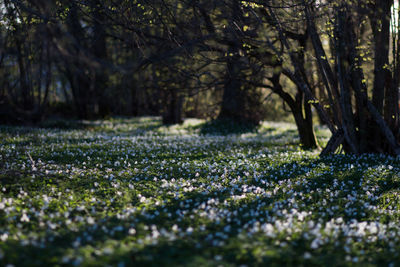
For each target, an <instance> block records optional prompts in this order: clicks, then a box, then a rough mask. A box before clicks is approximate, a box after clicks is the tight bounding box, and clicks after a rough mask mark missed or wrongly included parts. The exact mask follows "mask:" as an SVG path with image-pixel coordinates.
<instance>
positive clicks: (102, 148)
mask: <svg viewBox="0 0 400 267" xmlns="http://www.w3.org/2000/svg"><path fill="white" fill-rule="evenodd" d="M66 125H67V126H66ZM68 125H75V126H76V127H73V128H72V129H68ZM43 127H46V128H27V127H5V126H2V127H0V265H1V266H3V265H7V264H13V265H15V266H31V265H36V266H48V265H54V266H65V265H75V266H79V265H83V266H99V265H112V266H113V265H115V266H160V265H161V266H282V265H291V266H313V265H328V266H346V265H348V266H357V265H359V266H369V265H370V266H398V265H400V224H399V220H400V216H399V214H400V212H399V207H400V190H399V185H400V160H399V159H397V158H393V157H389V156H380V155H363V156H360V157H356V156H351V155H347V156H346V155H335V156H329V157H324V158H320V157H318V154H319V151H302V150H301V149H300V147H299V145H298V136H297V133H296V128H295V127H294V125H292V124H289V123H264V124H263V125H262V126H260V127H259V128H257V129H251V130H249V131H248V132H246V131H245V130H243V129H240V131H236V132H235V133H234V134H227V133H225V132H223V131H222V130H223V129H224V127H219V126H218V125H212V124H206V123H204V122H203V121H200V120H187V121H185V123H184V124H183V125H181V126H179V125H175V126H170V127H165V126H162V124H161V122H160V120H159V119H157V118H140V119H121V118H116V119H110V120H107V121H95V122H89V121H84V122H64V123H62V122H51V123H48V124H47V125H43ZM57 127H59V128H57ZM215 129H217V131H215ZM220 129H222V130H220ZM317 132H318V135H319V137H320V139H322V143H324V142H326V141H327V138H328V137H329V134H328V132H327V131H326V129H324V128H320V129H318V130H317Z"/></svg>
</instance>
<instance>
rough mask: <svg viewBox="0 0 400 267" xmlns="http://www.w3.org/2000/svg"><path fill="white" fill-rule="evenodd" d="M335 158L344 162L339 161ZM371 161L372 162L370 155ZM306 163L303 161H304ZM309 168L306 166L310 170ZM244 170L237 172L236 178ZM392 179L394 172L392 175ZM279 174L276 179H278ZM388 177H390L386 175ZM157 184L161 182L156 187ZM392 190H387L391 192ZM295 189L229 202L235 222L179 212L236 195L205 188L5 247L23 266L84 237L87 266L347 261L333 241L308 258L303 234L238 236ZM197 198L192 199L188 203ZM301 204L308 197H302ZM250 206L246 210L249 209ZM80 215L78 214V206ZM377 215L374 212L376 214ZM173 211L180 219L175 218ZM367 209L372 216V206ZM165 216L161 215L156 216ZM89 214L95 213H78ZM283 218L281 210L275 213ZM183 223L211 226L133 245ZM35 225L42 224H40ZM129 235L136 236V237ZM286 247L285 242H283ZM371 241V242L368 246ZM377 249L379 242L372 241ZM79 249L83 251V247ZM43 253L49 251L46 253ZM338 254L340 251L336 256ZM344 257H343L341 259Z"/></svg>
mask: <svg viewBox="0 0 400 267" xmlns="http://www.w3.org/2000/svg"><path fill="white" fill-rule="evenodd" d="M332 160H335V161H336V163H333V162H332ZM366 160H368V159H366ZM338 162H339V164H341V162H343V163H347V164H352V163H356V162H357V160H356V159H354V158H352V157H348V156H340V155H339V156H336V158H332V157H326V158H317V159H307V160H302V161H298V160H297V161H291V162H288V163H285V164H282V165H277V166H276V167H277V168H276V169H275V170H271V172H268V173H265V176H266V177H276V178H275V180H274V181H275V182H278V181H281V180H282V181H283V180H286V179H288V177H287V176H286V175H284V174H283V175H281V176H278V175H277V174H278V170H281V169H293V168H298V170H297V172H296V174H295V175H293V176H292V177H291V179H297V178H300V177H302V178H303V177H307V175H306V173H307V172H308V171H309V170H310V169H312V168H316V166H321V165H320V163H324V164H325V165H326V166H328V167H329V166H333V165H336V164H338ZM299 163H301V165H299ZM369 163H370V164H371V163H372V164H376V165H379V164H381V163H380V162H379V161H377V162H369ZM305 167H306V168H305ZM238 174H241V173H236V175H238ZM363 175H364V172H363V171H361V172H360V171H353V170H348V171H347V173H346V174H345V175H343V174H340V173H337V172H332V174H329V175H325V176H318V177H310V178H306V179H307V180H308V183H307V186H305V185H304V184H300V185H299V187H298V188H296V191H298V192H306V191H307V190H313V191H316V190H317V189H325V188H330V187H331V185H332V183H333V180H334V179H335V178H337V179H339V182H342V181H343V182H348V181H349V180H351V181H353V182H354V183H352V186H351V187H350V188H349V189H351V190H355V191H358V190H360V188H361V186H362V185H361V184H359V183H358V181H360V179H361V178H362V177H363ZM386 178H389V177H386ZM271 179H272V178H271ZM386 181H387V182H388V180H387V179H386ZM250 183H251V184H257V183H258V182H257V181H256V180H251V181H250ZM156 185H157V184H156V183H154V186H156ZM388 186H390V187H392V186H398V181H392V182H391V183H390V185H389V184H388ZM384 190H385V189H384ZM287 194H288V193H285V192H283V191H278V194H277V195H272V196H269V197H261V198H252V199H247V200H245V201H243V202H239V203H236V202H235V203H233V202H232V203H229V202H228V203H229V204H230V205H228V206H225V209H228V210H229V211H237V216H236V218H240V220H241V222H240V224H235V223H234V222H231V221H228V220H225V217H224V216H221V218H222V219H221V221H220V222H219V223H217V222H216V221H213V220H210V219H209V218H208V217H197V215H196V216H195V217H194V218H190V213H189V214H188V216H186V217H184V218H182V221H180V219H181V218H180V217H179V216H177V215H176V213H175V211H177V210H181V209H182V206H181V204H182V203H189V204H188V205H190V207H185V209H186V210H195V209H199V207H200V205H201V204H202V203H203V202H207V200H208V199H209V198H210V197H215V196H217V198H218V200H219V203H224V201H225V200H227V199H229V198H230V193H229V192H228V191H227V192H217V191H213V190H211V191H209V192H208V193H207V194H204V193H203V192H190V193H185V194H184V195H183V196H182V197H181V198H179V199H175V198H173V197H168V196H167V195H165V196H164V195H162V196H160V197H165V198H168V199H169V201H168V202H167V204H166V205H165V206H163V207H159V206H150V207H149V208H148V209H147V211H146V213H147V215H146V214H145V215H143V213H142V214H140V213H139V214H135V215H134V216H133V215H132V216H131V217H128V219H124V220H120V219H119V218H118V217H117V216H105V217H103V218H102V220H100V221H98V224H97V225H96V226H93V225H87V224H83V225H81V226H80V227H79V229H77V231H71V230H68V229H67V228H64V229H60V230H59V232H57V235H54V233H52V232H51V231H47V232H46V233H45V235H46V239H47V238H48V237H51V236H53V237H54V240H53V241H51V242H49V243H48V244H47V245H48V246H47V247H46V248H42V249H41V248H37V247H33V246H23V245H21V243H20V242H16V241H6V242H4V243H3V244H2V248H3V250H4V251H5V252H6V253H5V259H6V260H8V261H11V262H16V263H19V264H20V265H21V266H23V265H37V266H40V265H47V264H49V265H50V264H60V262H59V259H60V258H62V256H63V255H65V253H66V251H68V250H73V249H74V248H73V246H72V243H74V241H75V240H77V239H78V238H79V239H80V240H81V241H82V242H81V245H82V246H83V247H84V248H83V250H84V251H82V254H85V255H89V256H87V257H86V259H87V260H89V262H84V265H88V266H90V265H93V266H95V265H97V264H100V263H108V264H111V265H117V264H118V263H120V262H125V264H126V265H127V266H205V265H207V266H220V265H223V266H236V265H240V264H250V266H267V265H268V266H282V265H284V266H310V265H331V264H332V263H333V262H335V263H336V264H334V265H338V266H340V265H344V263H345V262H342V260H343V259H342V257H340V256H341V255H343V253H344V252H343V250H342V249H341V247H339V246H330V245H329V244H327V245H326V246H324V247H321V249H320V250H318V251H316V252H315V255H316V257H314V258H313V259H312V260H310V261H307V260H305V259H304V258H303V253H304V251H306V249H305V248H306V247H307V246H309V243H310V242H309V241H308V240H306V239H305V238H303V237H302V235H297V236H294V237H293V239H292V240H291V242H290V243H289V244H288V245H287V246H286V247H285V248H282V247H280V246H279V245H277V244H276V240H277V239H279V238H267V237H265V236H264V237H263V236H262V235H256V236H250V237H248V238H246V239H240V238H239V237H238V233H239V232H240V231H241V229H245V227H244V225H245V224H247V222H250V221H251V220H254V219H255V220H261V219H263V220H264V219H265V220H268V217H266V215H265V213H262V212H261V213H260V214H258V215H252V214H249V209H251V210H256V209H257V207H258V206H260V203H262V204H264V205H263V207H265V210H263V211H268V212H270V214H271V212H273V208H274V204H275V203H277V202H280V203H284V201H286V199H287V197H288V195H287ZM348 194H349V191H343V192H340V194H339V195H337V196H334V197H331V198H333V201H332V205H335V206H339V207H340V203H341V199H343V198H345V197H346V196H347V195H348ZM310 196H311V198H310V200H307V201H305V202H304V203H305V204H306V205H307V206H312V205H318V201H319V198H320V197H321V196H320V194H316V193H310ZM186 200H192V201H186ZM128 201H129V203H131V204H133V206H138V205H140V204H139V203H138V200H137V196H135V195H134V194H132V195H131V196H130V199H129V200H128ZM296 201H297V202H300V201H301V200H300V199H296ZM243 207H245V208H243ZM349 208H354V209H357V210H363V209H364V208H363V207H362V206H359V205H358V204H357V203H354V206H350V207H349ZM73 212H74V213H75V212H78V211H73ZM342 212H343V211H338V212H336V213H335V216H336V217H337V216H338V215H342V216H343V217H344V219H345V220H347V219H351V218H354V215H353V216H346V214H345V213H342ZM371 212H372V211H371ZM167 213H170V214H171V215H172V216H170V217H169V216H167ZM366 213H368V212H367V211H366ZM149 214H150V215H154V214H159V215H158V216H151V217H149V216H148V215H149ZM71 215H72V216H73V215H80V216H85V215H87V214H85V213H83V214H80V213H78V214H71ZM272 215H273V216H275V214H272ZM312 216H313V218H314V219H317V218H319V217H320V214H313V215H312ZM331 218H332V217H331V216H327V217H321V219H322V220H324V221H329V220H330V219H331ZM356 218H357V219H358V220H359V221H361V220H364V219H365V218H368V214H367V215H366V216H361V215H359V216H356ZM132 222H134V223H135V224H136V225H135V228H136V230H137V233H136V235H135V236H129V233H128V229H129V227H130V225H131V223H132ZM178 222H179V224H180V227H181V230H185V228H187V227H190V226H192V227H194V228H197V227H198V226H200V225H205V226H206V228H207V231H203V232H201V231H194V232H193V234H192V235H182V236H180V235H179V232H178V233H177V237H176V239H175V240H167V239H165V238H160V239H159V242H158V243H154V244H150V243H145V244H143V245H141V246H136V245H133V243H135V244H137V243H138V242H137V241H138V238H139V237H140V238H142V239H143V237H144V236H149V235H151V233H150V232H149V231H147V230H145V228H144V227H145V226H146V225H156V226H157V229H158V230H161V229H163V228H164V229H170V228H171V226H172V225H173V224H174V223H178ZM33 223H35V222H33ZM227 225H229V226H231V228H232V231H230V232H229V233H227V234H226V235H227V238H225V239H224V240H223V241H224V242H225V246H223V247H218V246H213V244H212V241H213V240H208V239H207V236H208V235H209V234H210V233H213V234H214V237H213V238H214V239H215V238H217V236H216V235H215V233H222V232H224V230H223V229H224V227H225V226H227ZM119 226H122V230H121V231H114V232H115V233H114V234H110V233H105V232H104V231H103V230H102V228H103V227H105V228H106V229H115V228H116V227H119ZM87 236H91V238H92V239H91V241H86V240H85V238H86V237H87ZM128 236H129V237H128ZM281 238H282V239H281V240H280V241H284V238H285V236H282V237H281ZM107 242H113V243H112V245H113V246H115V247H116V249H115V251H114V252H113V253H112V254H110V255H97V254H96V251H98V248H105V247H107V244H108V243H107ZM278 244H279V243H278ZM367 246H368V245H367ZM371 246H372V245H371ZM76 249H78V248H76ZM258 251H265V253H264V254H263V255H260V254H259V253H258ZM40 255H45V256H44V257H40ZM216 255H222V256H223V259H222V260H216V257H215V256H216ZM335 255H336V256H335ZM373 256H374V263H376V264H377V265H381V264H387V263H388V262H387V261H388V259H385V257H384V256H383V254H382V253H381V252H377V254H374V255H373ZM335 257H336V258H335Z"/></svg>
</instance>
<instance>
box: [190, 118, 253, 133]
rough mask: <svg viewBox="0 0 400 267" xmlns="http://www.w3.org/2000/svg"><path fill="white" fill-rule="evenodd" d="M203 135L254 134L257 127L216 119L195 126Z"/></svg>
mask: <svg viewBox="0 0 400 267" xmlns="http://www.w3.org/2000/svg"><path fill="white" fill-rule="evenodd" d="M197 127H198V128H200V134H203V135H228V134H242V133H254V132H257V131H258V128H259V126H258V125H254V124H250V123H241V122H235V121H233V120H229V119H217V120H212V121H208V122H206V123H204V124H201V125H199V126H197Z"/></svg>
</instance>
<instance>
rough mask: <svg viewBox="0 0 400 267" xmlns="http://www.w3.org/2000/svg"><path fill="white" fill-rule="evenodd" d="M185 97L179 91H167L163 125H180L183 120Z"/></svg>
mask: <svg viewBox="0 0 400 267" xmlns="http://www.w3.org/2000/svg"><path fill="white" fill-rule="evenodd" d="M182 107H183V96H181V95H180V94H179V93H178V91H177V89H167V92H165V96H164V111H163V113H162V121H163V124H180V123H183V118H182Z"/></svg>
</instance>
